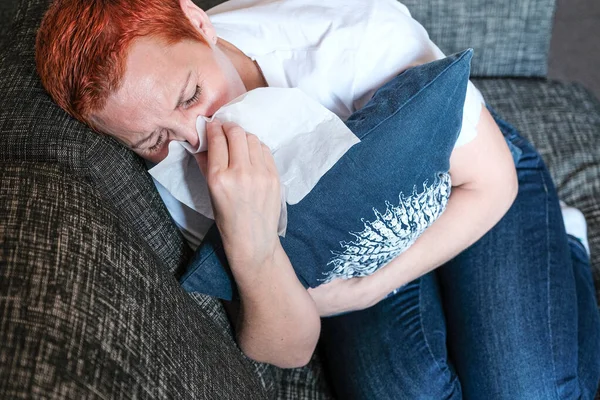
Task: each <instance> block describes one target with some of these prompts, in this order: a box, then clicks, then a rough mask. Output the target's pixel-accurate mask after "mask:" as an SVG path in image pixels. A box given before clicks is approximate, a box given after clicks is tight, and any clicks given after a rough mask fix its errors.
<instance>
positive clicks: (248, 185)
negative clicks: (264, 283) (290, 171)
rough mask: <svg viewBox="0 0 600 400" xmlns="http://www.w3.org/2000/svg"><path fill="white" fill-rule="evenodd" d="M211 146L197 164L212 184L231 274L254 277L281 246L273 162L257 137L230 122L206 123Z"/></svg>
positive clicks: (214, 208)
mask: <svg viewBox="0 0 600 400" xmlns="http://www.w3.org/2000/svg"><path fill="white" fill-rule="evenodd" d="M207 141H208V151H206V152H203V153H199V154H197V155H196V159H197V161H198V164H199V166H200V169H201V170H202V173H203V174H204V176H205V177H206V181H207V183H208V188H209V192H210V198H211V201H212V206H213V211H214V215H215V222H216V224H217V227H218V228H219V231H220V233H221V237H222V239H223V245H224V248H225V253H226V254H227V259H228V261H229V263H230V265H231V268H232V272H236V270H237V271H238V272H242V270H240V269H243V271H244V272H248V273H250V271H251V270H249V269H251V268H260V266H261V265H264V264H265V263H266V261H267V260H270V259H271V258H272V257H273V254H274V251H275V249H276V247H277V246H280V243H279V237H278V235H277V224H278V221H279V214H280V212H281V203H280V196H281V194H280V183H279V175H278V173H277V168H276V166H275V161H274V160H273V156H272V155H271V152H270V150H269V148H268V147H267V146H266V145H265V144H263V143H261V141H260V140H259V139H258V138H257V137H256V136H255V135H252V134H249V133H246V131H245V130H244V129H242V128H241V127H240V126H238V125H236V124H234V123H231V122H225V123H221V122H220V121H217V120H215V121H213V122H210V123H208V125H207ZM244 276H248V277H251V276H252V274H251V273H250V275H247V274H244ZM237 279H238V277H236V280H237Z"/></svg>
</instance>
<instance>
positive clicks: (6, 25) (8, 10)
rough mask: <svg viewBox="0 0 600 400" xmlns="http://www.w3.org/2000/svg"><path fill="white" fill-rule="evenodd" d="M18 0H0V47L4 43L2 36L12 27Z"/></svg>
mask: <svg viewBox="0 0 600 400" xmlns="http://www.w3.org/2000/svg"><path fill="white" fill-rule="evenodd" d="M18 5H19V0H2V1H1V2H0V48H2V46H3V43H4V38H5V37H6V35H7V34H8V32H9V31H10V29H11V27H12V22H13V20H14V17H15V14H16V12H17V6H18Z"/></svg>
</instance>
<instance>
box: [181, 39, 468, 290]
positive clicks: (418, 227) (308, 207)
mask: <svg viewBox="0 0 600 400" xmlns="http://www.w3.org/2000/svg"><path fill="white" fill-rule="evenodd" d="M472 54H473V51H472V50H470V49H469V50H466V51H464V52H462V53H458V54H454V55H452V56H449V57H447V58H444V59H441V60H437V61H434V62H431V63H428V64H424V65H421V66H417V67H413V68H410V69H408V70H406V71H404V72H403V73H401V74H400V75H398V76H396V77H395V78H394V79H392V80H391V81H390V82H388V83H386V84H385V85H384V86H382V87H381V88H380V89H379V90H377V92H375V94H374V95H373V98H372V99H371V100H370V101H369V103H368V104H367V105H366V106H365V107H363V108H362V109H360V110H358V111H356V112H355V113H354V114H352V115H351V116H350V118H349V119H348V120H347V121H346V125H347V126H348V127H349V128H350V130H351V131H352V132H353V133H354V134H355V135H357V136H358V137H359V138H360V140H361V142H360V143H358V144H356V145H354V146H353V147H352V148H350V150H348V152H347V153H346V154H344V156H343V157H342V158H341V159H340V160H339V161H338V162H337V163H336V164H335V165H334V166H333V167H332V168H331V169H330V170H329V171H328V172H327V173H326V174H325V175H324V176H323V177H322V178H321V180H320V181H319V182H318V184H317V185H316V186H315V187H314V189H313V190H312V191H311V192H310V193H309V194H308V195H307V196H306V197H305V198H304V199H302V201H300V202H299V203H298V204H294V205H288V225H287V233H286V236H285V237H284V238H280V239H281V244H282V246H283V248H284V250H285V251H286V253H287V255H288V257H289V258H290V261H291V263H292V265H293V266H294V270H295V271H296V275H297V276H298V279H299V280H300V282H302V284H303V285H304V287H306V288H308V287H316V286H318V285H320V284H322V283H326V282H329V281H331V280H332V279H335V278H350V277H355V276H365V275H369V274H371V273H373V272H375V271H376V270H377V269H379V268H381V267H382V266H384V265H386V264H387V263H388V262H390V261H391V260H392V259H393V258H395V257H396V256H398V255H399V254H401V253H402V252H403V251H404V250H406V249H407V248H408V247H409V246H410V245H411V244H413V243H414V241H415V240H416V239H417V238H418V237H419V235H420V234H421V233H423V231H424V230H425V229H426V228H427V227H428V226H430V225H431V224H432V223H433V221H435V220H436V219H437V218H438V217H439V216H440V215H441V213H442V212H443V211H444V209H445V207H446V203H447V201H448V197H449V196H450V189H451V181H450V175H449V174H448V170H449V167H450V154H451V153H452V150H453V148H454V144H455V142H456V139H457V137H458V134H459V133H460V129H461V126H462V114H463V105H464V101H465V94H466V90H467V82H468V79H469V72H470V61H471V57H472ZM180 282H181V284H182V286H183V288H184V289H185V290H187V291H197V292H201V293H205V294H209V295H213V296H216V297H219V298H222V299H226V300H230V299H232V298H237V297H238V293H237V288H236V286H235V281H234V280H233V276H232V274H231V271H230V269H229V266H228V264H227V260H226V258H225V253H224V251H223V246H222V243H221V239H220V236H219V232H218V230H217V228H216V227H215V226H213V228H212V229H211V230H210V231H209V232H208V234H207V236H206V237H205V239H204V241H203V242H202V244H201V245H200V247H199V248H198V250H197V251H196V254H195V255H194V257H193V259H192V262H191V264H190V265H189V267H188V268H187V270H186V272H185V273H184V275H183V276H182V277H181V278H180Z"/></svg>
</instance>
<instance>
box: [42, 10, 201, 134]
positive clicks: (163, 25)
mask: <svg viewBox="0 0 600 400" xmlns="http://www.w3.org/2000/svg"><path fill="white" fill-rule="evenodd" d="M142 36H155V37H158V38H161V39H163V40H166V41H167V43H176V42H178V41H181V40H184V39H192V40H199V41H204V39H203V38H202V36H201V35H200V33H199V32H198V30H197V29H196V28H195V27H194V26H193V25H192V23H191V22H190V21H189V19H188V18H187V17H186V15H185V14H184V12H183V10H182V9H181V7H180V5H179V1H178V0H55V1H54V2H53V3H52V4H51V5H50V8H49V9H48V11H47V12H46V15H45V16H44V18H43V20H42V23H41V26H40V29H39V31H38V34H37V39H36V44H35V50H36V51H35V58H36V66H37V71H38V74H39V76H40V79H41V81H42V85H44V88H45V89H46V90H47V91H48V93H49V94H50V96H51V97H52V99H53V100H54V101H55V102H56V103H57V104H58V105H59V106H60V107H61V108H63V109H64V110H65V111H67V112H68V113H69V114H71V115H72V116H73V117H75V118H77V119H78V120H80V121H82V122H84V123H86V124H88V125H90V126H91V127H93V128H95V126H94V123H93V121H91V115H92V113H94V112H96V111H100V110H102V109H103V108H104V106H105V105H106V101H107V99H108V96H109V95H110V94H111V93H113V92H114V91H116V90H118V89H119V87H120V84H121V81H122V79H123V75H124V73H125V61H126V58H127V51H128V49H129V46H130V45H131V43H132V42H133V41H134V40H135V39H136V38H139V37H142Z"/></svg>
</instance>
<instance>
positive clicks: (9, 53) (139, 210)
mask: <svg viewBox="0 0 600 400" xmlns="http://www.w3.org/2000/svg"><path fill="white" fill-rule="evenodd" d="M197 3H198V4H199V5H201V6H203V7H204V8H209V7H210V6H211V5H214V4H216V3H218V2H216V1H213V2H208V1H202V0H200V1H198V2H197ZM404 3H405V4H406V5H407V6H408V7H409V9H410V10H411V11H412V13H413V16H414V17H415V18H416V19H417V20H419V21H420V22H421V23H422V24H423V25H424V26H425V27H426V28H427V29H428V31H429V32H430V35H431V37H432V39H433V40H434V41H435V42H436V43H437V44H438V45H439V46H440V47H441V48H442V50H444V51H445V52H446V53H452V52H455V51H459V50H462V49H464V48H467V47H473V48H474V49H475V57H474V60H473V69H472V73H473V79H474V81H475V84H476V85H477V86H478V87H479V88H480V89H481V91H482V92H483V94H484V96H485V97H486V99H487V101H488V103H489V104H491V105H492V106H493V107H494V108H495V109H496V110H497V111H498V112H499V113H500V114H501V115H503V116H504V117H505V119H507V120H508V121H509V122H511V123H513V124H514V125H515V126H516V127H517V128H519V129H520V131H521V132H522V133H523V134H524V135H525V136H526V137H527V138H529V139H530V140H531V141H532V142H533V143H534V144H535V145H536V146H537V148H538V149H539V150H540V152H541V153H542V155H543V157H544V159H545V160H546V162H547V164H548V166H549V168H550V170H551V173H552V175H553V177H554V179H555V181H556V184H557V187H558V190H559V194H560V196H561V198H562V199H563V200H565V201H566V202H567V203H569V204H572V205H575V206H577V207H579V208H580V209H581V210H582V211H583V212H584V214H585V215H586V217H587V219H588V223H589V236H590V245H591V250H592V254H593V260H592V261H593V262H592V263H593V268H594V276H595V279H596V283H598V282H599V281H600V104H599V103H598V101H597V100H596V99H595V98H594V97H593V96H592V95H590V93H589V92H588V91H586V90H585V89H584V88H583V87H581V86H578V85H573V84H564V83H559V82H551V81H548V80H547V79H546V78H545V75H546V62H547V52H548V44H549V38H550V28H551V20H552V15H553V9H554V2H553V1H552V0H503V1H496V0H459V1H451V0H427V1H418V0H409V1H405V2H404ZM46 7H47V1H46V0H20V1H19V0H12V1H8V2H7V1H3V2H2V3H1V5H0V95H1V96H0V149H1V150H0V170H1V171H2V173H1V176H0V215H2V218H0V242H1V247H0V248H1V250H0V313H1V314H0V397H1V398H24V399H25V398H110V399H120V398H132V397H133V398H177V399H185V398H207V399H208V398H215V399H217V398H218V399H223V398H226V399H245V398H247V399H260V398H280V399H298V398H302V399H328V398H334V396H333V394H332V393H331V391H330V389H329V386H328V384H327V377H326V375H325V374H324V371H323V369H322V366H321V362H320V356H319V352H318V351H317V352H315V354H314V355H313V358H312V360H311V361H310V363H309V364H308V365H307V366H306V367H304V368H297V369H286V370H283V369H279V368H275V367H273V366H271V365H267V364H261V363H256V362H254V361H252V360H249V359H248V358H246V357H245V356H244V355H243V354H242V352H241V351H240V350H239V348H238V347H237V346H236V344H235V342H234V340H233V335H232V331H231V328H230V324H229V321H228V320H227V317H226V314H225V312H224V309H223V307H222V305H221V303H220V302H219V301H217V300H216V299H214V298H211V297H208V296H203V295H197V294H194V295H189V294H187V293H185V292H183V291H182V290H181V289H180V288H179V287H178V285H177V282H176V280H175V278H174V276H175V275H176V274H177V273H178V272H179V271H180V269H181V268H182V267H183V266H184V265H185V263H186V262H187V260H188V259H189V257H190V251H189V249H188V248H187V247H186V245H185V243H184V241H183V238H182V236H181V234H180V233H179V232H178V230H177V229H176V227H175V226H174V224H173V222H172V220H171V219H170V217H169V215H168V213H167V212H166V210H165V208H164V206H163V204H162V202H161V200H160V198H159V196H158V194H157V192H156V190H155V188H154V186H153V185H152V182H151V180H150V178H149V176H148V174H147V173H146V170H145V168H144V164H143V162H142V161H141V160H140V159H139V158H138V157H137V156H135V155H134V154H133V153H131V152H130V151H128V150H126V149H124V148H122V147H120V146H119V145H118V144H117V143H116V142H115V141H113V140H111V139H108V138H104V137H100V136H98V135H96V134H94V133H93V132H91V131H90V130H89V129H87V128H86V127H84V126H82V125H81V124H80V123H78V122H76V121H74V120H73V119H71V118H69V117H68V116H67V115H66V114H65V113H63V112H62V111H61V110H60V109H59V108H58V107H57V106H55V105H54V104H53V103H52V101H51V100H50V99H49V97H48V96H47V95H46V94H45V92H44V90H43V89H42V87H41V85H40V83H39V81H38V79H37V76H36V73H35V65H34V61H33V56H34V38H35V32H36V27H37V25H38V24H39V21H40V18H41V16H42V14H43V11H44V10H45V8H46ZM597 287H598V286H597Z"/></svg>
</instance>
